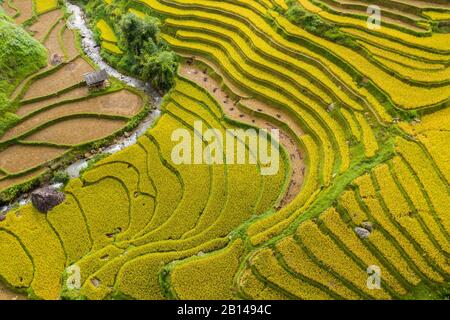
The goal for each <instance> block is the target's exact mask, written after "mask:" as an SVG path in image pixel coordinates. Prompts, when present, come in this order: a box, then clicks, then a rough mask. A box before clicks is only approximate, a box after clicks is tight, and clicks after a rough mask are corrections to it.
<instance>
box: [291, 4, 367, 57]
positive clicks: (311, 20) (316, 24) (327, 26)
mask: <svg viewBox="0 0 450 320" xmlns="http://www.w3.org/2000/svg"><path fill="white" fill-rule="evenodd" d="M287 3H288V6H289V9H288V10H286V13H285V17H286V18H287V19H288V20H289V21H290V22H292V23H294V24H296V25H298V26H299V27H302V28H303V29H305V30H307V31H309V32H311V33H313V34H315V35H318V36H320V37H323V38H325V39H328V40H331V41H333V42H335V43H339V44H342V45H344V46H347V47H349V48H352V49H359V46H358V44H357V43H356V42H355V41H354V40H353V39H352V38H351V37H349V36H348V35H346V34H345V33H343V32H342V31H340V30H339V28H338V27H337V26H336V25H334V24H333V23H330V22H327V21H324V20H323V19H322V18H320V17H319V16H318V15H316V14H313V13H310V12H308V11H306V10H305V9H304V8H303V7H302V6H301V5H300V4H299V3H298V2H297V1H296V0H288V1H287Z"/></svg>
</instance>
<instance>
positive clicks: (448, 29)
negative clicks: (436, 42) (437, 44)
mask: <svg viewBox="0 0 450 320" xmlns="http://www.w3.org/2000/svg"><path fill="white" fill-rule="evenodd" d="M432 26H433V32H436V33H450V20H449V21H440V22H433V24H432Z"/></svg>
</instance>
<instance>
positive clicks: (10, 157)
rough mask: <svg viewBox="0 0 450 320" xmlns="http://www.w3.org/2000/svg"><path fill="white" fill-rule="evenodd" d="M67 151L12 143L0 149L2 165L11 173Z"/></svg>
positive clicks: (39, 163)
mask: <svg viewBox="0 0 450 320" xmlns="http://www.w3.org/2000/svg"><path fill="white" fill-rule="evenodd" d="M65 151H66V149H62V148H53V147H46V146H31V145H12V146H10V147H8V148H6V149H5V150H3V151H0V167H2V168H3V169H5V170H6V171H8V172H10V173H19V172H22V171H25V170H28V169H31V168H34V167H37V166H39V165H41V164H45V163H47V162H49V161H51V160H54V159H56V158H58V157H59V156H61V155H62V154H63V153H64V152H65Z"/></svg>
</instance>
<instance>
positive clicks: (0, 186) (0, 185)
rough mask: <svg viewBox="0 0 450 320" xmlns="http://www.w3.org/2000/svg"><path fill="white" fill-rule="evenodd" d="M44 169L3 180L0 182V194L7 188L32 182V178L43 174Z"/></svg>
mask: <svg viewBox="0 0 450 320" xmlns="http://www.w3.org/2000/svg"><path fill="white" fill-rule="evenodd" d="M45 170H46V169H43V168H41V169H37V170H34V171H32V172H30V173H27V174H24V175H21V176H18V177H14V178H6V179H4V180H0V192H1V191H4V190H6V189H8V188H9V187H12V186H15V185H17V184H21V183H24V182H27V181H30V180H32V179H33V178H36V177H37V176H39V175H41V174H42V173H44V172H45Z"/></svg>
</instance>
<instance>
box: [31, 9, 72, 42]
mask: <svg viewBox="0 0 450 320" xmlns="http://www.w3.org/2000/svg"><path fill="white" fill-rule="evenodd" d="M30 2H31V1H30ZM62 15H63V13H62V11H61V10H59V9H57V10H53V11H50V12H47V13H44V14H42V15H40V16H39V18H38V20H37V21H36V22H35V23H34V24H32V25H31V26H30V27H28V30H29V31H30V32H31V33H32V34H33V36H34V37H35V38H36V39H37V40H39V41H43V40H44V37H45V36H46V35H47V33H48V32H49V30H50V28H51V27H52V26H53V25H54V24H55V23H56V22H57V21H58V20H59V19H60V18H61V17H62Z"/></svg>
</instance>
